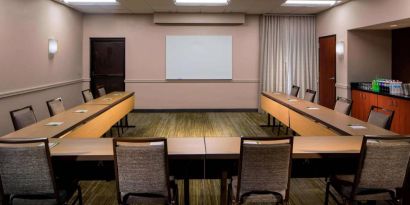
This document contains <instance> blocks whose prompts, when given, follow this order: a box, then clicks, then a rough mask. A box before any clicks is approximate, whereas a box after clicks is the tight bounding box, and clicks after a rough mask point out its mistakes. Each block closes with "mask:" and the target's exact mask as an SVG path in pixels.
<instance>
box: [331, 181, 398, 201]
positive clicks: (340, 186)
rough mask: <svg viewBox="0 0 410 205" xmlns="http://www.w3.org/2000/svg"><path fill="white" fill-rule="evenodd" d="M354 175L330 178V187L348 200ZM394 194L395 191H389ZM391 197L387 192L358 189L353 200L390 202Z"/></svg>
mask: <svg viewBox="0 0 410 205" xmlns="http://www.w3.org/2000/svg"><path fill="white" fill-rule="evenodd" d="M354 178H355V177H354V175H336V176H334V178H332V179H331V180H332V185H333V187H334V188H335V189H336V191H337V192H338V193H339V194H341V195H342V196H343V197H346V198H349V197H350V195H351V193H352V187H353V183H354ZM390 191H392V192H395V190H390ZM391 199H392V196H391V195H390V193H389V192H388V191H387V190H380V189H368V188H359V189H358V190H356V197H355V199H354V200H363V201H367V200H391Z"/></svg>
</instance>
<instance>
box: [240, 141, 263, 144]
mask: <svg viewBox="0 0 410 205" xmlns="http://www.w3.org/2000/svg"><path fill="white" fill-rule="evenodd" d="M243 143H244V144H259V142H258V141H245V142H243Z"/></svg>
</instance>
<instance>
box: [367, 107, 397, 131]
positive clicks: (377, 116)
mask: <svg viewBox="0 0 410 205" xmlns="http://www.w3.org/2000/svg"><path fill="white" fill-rule="evenodd" d="M393 116H394V111H393V110H386V109H383V108H380V107H377V106H372V107H371V108H370V114H369V118H368V119H367V122H369V123H371V124H373V125H376V126H378V127H381V128H384V129H390V126H391V122H392V120H393Z"/></svg>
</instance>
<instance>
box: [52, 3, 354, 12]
mask: <svg viewBox="0 0 410 205" xmlns="http://www.w3.org/2000/svg"><path fill="white" fill-rule="evenodd" d="M54 1H57V2H60V3H63V4H65V3H64V1H63V0H54ZM347 1H350V0H341V3H345V2H347ZM284 2H285V0H231V1H230V3H229V5H227V6H175V4H174V0H118V4H117V5H69V6H70V7H72V8H74V9H76V10H78V11H80V12H83V13H130V14H150V13H158V12H171V13H175V12H178V13H246V14H264V13H275V14H316V13H319V12H321V11H324V10H327V9H329V8H330V7H284V6H281V5H282V4H283V3H284ZM339 4H340V3H339Z"/></svg>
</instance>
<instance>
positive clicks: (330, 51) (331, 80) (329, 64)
mask: <svg viewBox="0 0 410 205" xmlns="http://www.w3.org/2000/svg"><path fill="white" fill-rule="evenodd" d="M335 84H336V36H326V37H320V38H319V104H320V105H323V106H325V107H328V108H331V109H333V108H334V106H335V102H336V87H335Z"/></svg>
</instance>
